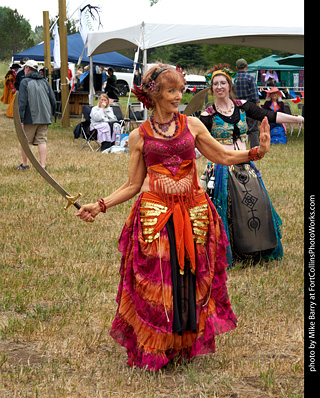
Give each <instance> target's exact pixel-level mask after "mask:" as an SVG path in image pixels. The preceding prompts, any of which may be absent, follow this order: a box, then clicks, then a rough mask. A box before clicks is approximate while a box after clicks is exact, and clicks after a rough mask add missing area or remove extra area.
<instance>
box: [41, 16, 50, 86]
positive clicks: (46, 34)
mask: <svg viewBox="0 0 320 398" xmlns="http://www.w3.org/2000/svg"><path fill="white" fill-rule="evenodd" d="M42 15H43V40H44V45H43V49H44V66H45V67H46V68H47V70H48V79H49V84H50V86H51V52H50V32H49V11H43V13H42Z"/></svg>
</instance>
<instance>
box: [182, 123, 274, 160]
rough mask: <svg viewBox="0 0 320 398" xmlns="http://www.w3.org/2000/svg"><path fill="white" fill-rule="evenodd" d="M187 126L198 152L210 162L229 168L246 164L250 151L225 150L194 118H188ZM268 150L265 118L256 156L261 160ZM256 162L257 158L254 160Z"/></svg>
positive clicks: (268, 141) (267, 127) (268, 128)
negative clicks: (238, 164)
mask: <svg viewBox="0 0 320 398" xmlns="http://www.w3.org/2000/svg"><path fill="white" fill-rule="evenodd" d="M188 126H189V129H190V131H191V133H192V134H193V136H194V137H195V144H196V147H197V148H198V150H199V151H200V152H201V153H202V155H204V156H205V157H206V158H207V159H209V160H210V161H211V162H214V163H218V164H223V165H227V166H231V165H233V164H237V163H243V162H248V161H249V160H251V159H250V157H249V152H250V151H231V150H228V149H225V147H224V146H223V145H221V144H220V143H219V142H218V141H217V140H215V139H214V138H213V137H212V136H211V135H210V133H209V131H208V130H207V129H206V127H205V126H204V124H203V123H202V122H201V121H200V120H199V119H197V118H195V117H188ZM269 149H270V126H269V123H268V120H267V118H264V119H263V121H262V123H261V126H260V145H259V147H258V148H257V155H258V157H259V158H262V157H263V156H264V155H265V154H266V153H267V152H268V150H269ZM256 160H258V158H257V159H256Z"/></svg>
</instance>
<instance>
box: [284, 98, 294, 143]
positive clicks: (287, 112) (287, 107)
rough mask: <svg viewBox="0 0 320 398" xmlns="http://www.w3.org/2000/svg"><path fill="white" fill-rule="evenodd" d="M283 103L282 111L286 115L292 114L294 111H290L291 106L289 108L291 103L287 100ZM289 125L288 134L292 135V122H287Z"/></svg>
mask: <svg viewBox="0 0 320 398" xmlns="http://www.w3.org/2000/svg"><path fill="white" fill-rule="evenodd" d="M283 104H284V113H286V114H287V115H294V113H293V112H292V108H291V105H290V104H289V102H284V101H283ZM289 125H290V130H291V131H290V134H291V135H292V132H293V123H289Z"/></svg>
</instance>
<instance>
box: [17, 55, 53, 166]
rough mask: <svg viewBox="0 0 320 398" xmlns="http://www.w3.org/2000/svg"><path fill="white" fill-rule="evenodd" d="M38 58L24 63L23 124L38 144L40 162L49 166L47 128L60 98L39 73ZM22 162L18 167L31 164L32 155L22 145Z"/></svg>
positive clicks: (19, 101) (19, 99) (20, 98)
mask: <svg viewBox="0 0 320 398" xmlns="http://www.w3.org/2000/svg"><path fill="white" fill-rule="evenodd" d="M38 69H39V66H38V64H37V62H36V61H34V60H29V61H27V62H26V63H25V64H24V73H25V77H24V78H23V79H22V81H21V83H20V87H19V96H18V108H19V116H20V120H21V124H22V126H23V128H24V131H25V134H26V136H27V138H28V141H29V144H32V145H36V146H38V151H39V158H40V164H41V166H42V167H43V168H45V166H46V157H47V131H48V126H49V124H51V119H52V116H54V113H55V110H56V99H55V95H54V92H53V90H52V88H51V86H50V84H49V83H48V82H47V81H46V80H45V79H44V78H43V76H41V75H40V74H39V73H38ZM21 156H22V163H21V164H19V165H18V166H15V169H16V170H22V171H25V170H26V169H28V168H29V166H28V158H27V156H26V154H25V152H24V150H23V149H22V147H21Z"/></svg>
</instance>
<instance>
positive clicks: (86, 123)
mask: <svg viewBox="0 0 320 398" xmlns="http://www.w3.org/2000/svg"><path fill="white" fill-rule="evenodd" d="M91 109H92V106H87V105H83V106H82V121H81V123H80V135H79V137H80V149H84V148H85V147H86V146H88V147H89V148H90V149H91V151H92V152H95V151H98V150H99V149H100V147H101V144H100V143H99V142H98V141H97V130H95V129H94V130H90V113H91ZM82 140H84V141H85V142H84V144H83V142H82Z"/></svg>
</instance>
